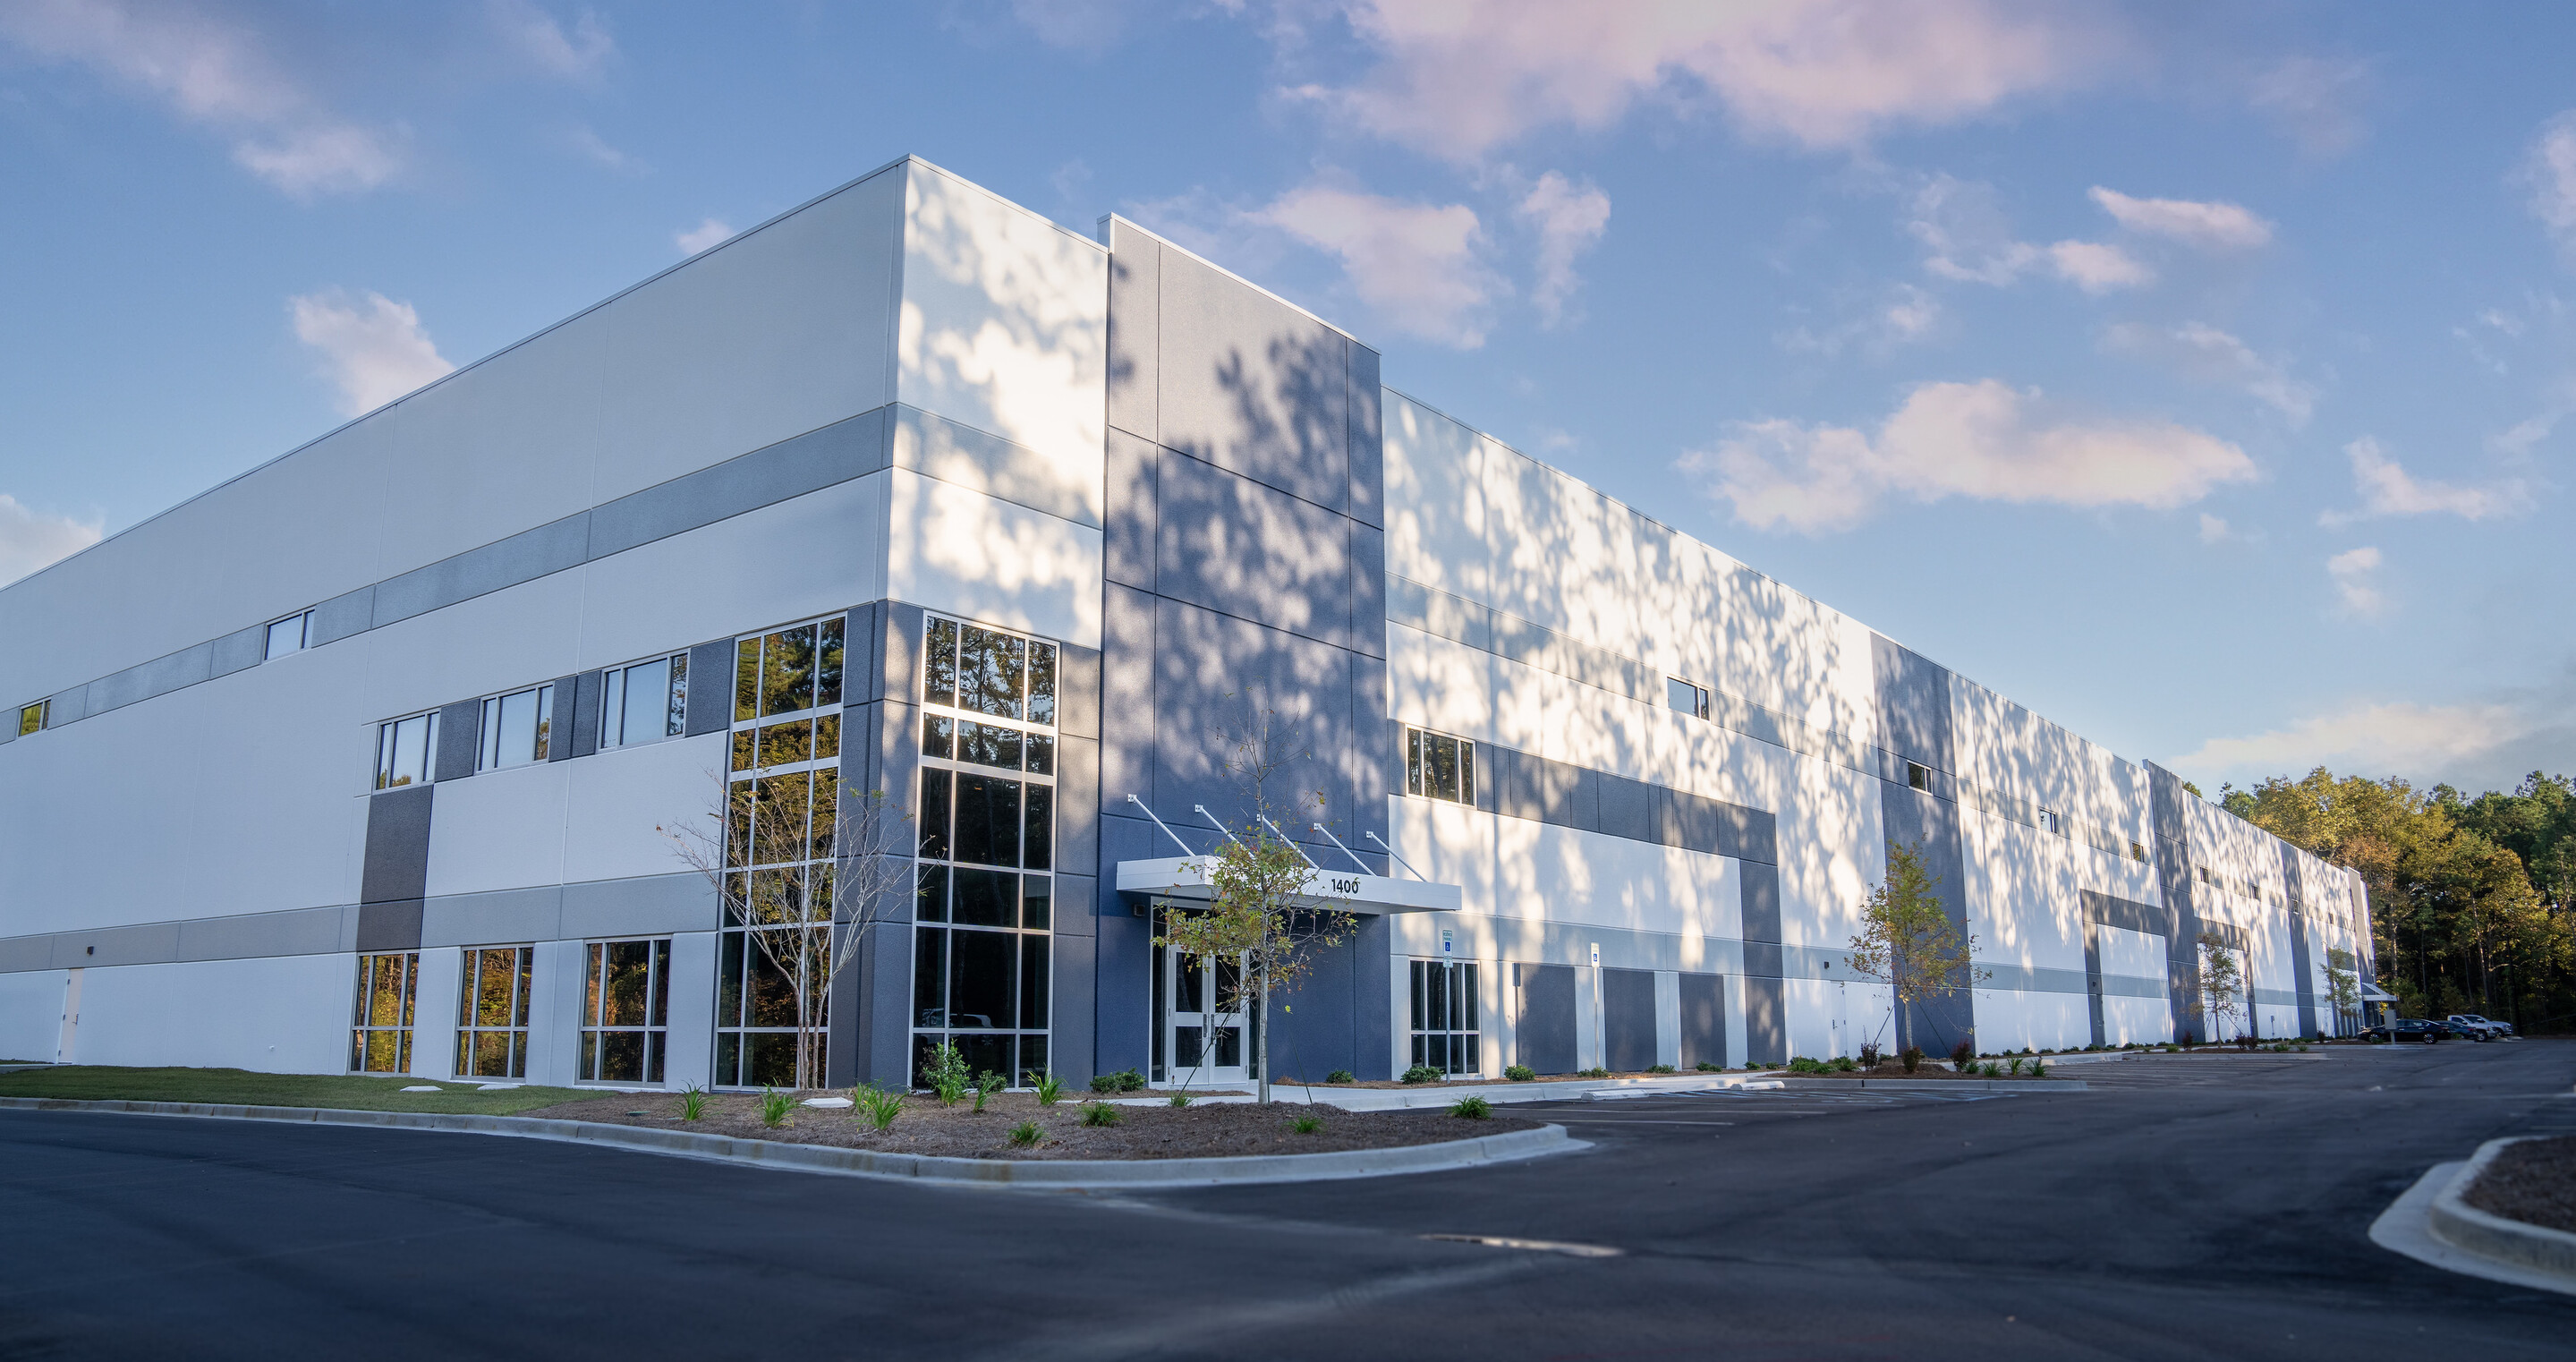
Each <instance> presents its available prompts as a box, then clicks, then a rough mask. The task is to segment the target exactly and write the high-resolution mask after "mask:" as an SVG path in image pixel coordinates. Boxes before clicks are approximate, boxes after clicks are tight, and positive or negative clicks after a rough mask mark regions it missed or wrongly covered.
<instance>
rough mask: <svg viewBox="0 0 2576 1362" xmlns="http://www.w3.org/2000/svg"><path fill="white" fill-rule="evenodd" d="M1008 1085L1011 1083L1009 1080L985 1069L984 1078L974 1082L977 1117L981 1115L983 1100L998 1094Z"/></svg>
mask: <svg viewBox="0 0 2576 1362" xmlns="http://www.w3.org/2000/svg"><path fill="white" fill-rule="evenodd" d="M1010 1085H1011V1081H1010V1080H1009V1079H1007V1078H1004V1077H1002V1076H1001V1075H1000V1074H997V1073H995V1072H993V1071H992V1070H990V1069H986V1070H985V1071H984V1076H983V1077H981V1078H978V1079H976V1080H975V1111H976V1113H977V1114H978V1115H981V1114H982V1113H983V1110H984V1099H985V1098H987V1097H990V1096H992V1095H993V1094H995V1093H997V1092H1000V1091H1001V1090H1002V1089H1004V1088H1007V1087H1009V1086H1010Z"/></svg>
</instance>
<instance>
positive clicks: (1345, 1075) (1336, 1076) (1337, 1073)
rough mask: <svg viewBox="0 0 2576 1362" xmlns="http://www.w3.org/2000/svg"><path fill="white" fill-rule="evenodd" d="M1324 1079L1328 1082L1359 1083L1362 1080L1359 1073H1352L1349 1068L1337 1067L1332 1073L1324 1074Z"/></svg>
mask: <svg viewBox="0 0 2576 1362" xmlns="http://www.w3.org/2000/svg"><path fill="white" fill-rule="evenodd" d="M1324 1081H1325V1082H1327V1083H1357V1082H1359V1081H1360V1080H1359V1075H1357V1074H1354V1073H1352V1072H1351V1071H1350V1070H1348V1069H1335V1070H1333V1071H1332V1072H1331V1073H1328V1074H1326V1075H1324Z"/></svg>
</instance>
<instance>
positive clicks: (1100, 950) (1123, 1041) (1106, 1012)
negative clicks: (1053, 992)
mask: <svg viewBox="0 0 2576 1362" xmlns="http://www.w3.org/2000/svg"><path fill="white" fill-rule="evenodd" d="M1109 882H1110V881H1108V880H1107V879H1106V878H1104V879H1103V880H1102V883H1103V884H1104V885H1105V884H1107V883H1109ZM1105 892H1106V891H1104V893H1105ZM1097 925H1098V927H1099V931H1098V932H1097V933H1096V934H1095V937H1094V946H1093V950H1094V961H1095V964H1094V967H1093V972H1092V979H1093V985H1092V1014H1091V1015H1092V1057H1093V1058H1092V1063H1093V1064H1094V1065H1095V1066H1097V1067H1096V1068H1095V1069H1094V1070H1093V1071H1094V1072H1095V1073H1115V1072H1117V1071H1118V1070H1120V1069H1134V1070H1135V1071H1137V1072H1138V1073H1145V1072H1147V1071H1148V1070H1149V1069H1150V1067H1151V1066H1152V1064H1153V1062H1154V1054H1153V1029H1154V1018H1153V1006H1154V994H1153V970H1154V932H1153V924H1152V923H1151V922H1150V921H1149V920H1148V919H1145V918H1141V917H1134V916H1130V915H1128V914H1126V913H1124V912H1120V913H1116V914H1112V913H1109V912H1107V911H1105V910H1104V911H1103V912H1102V914H1101V916H1100V919H1099V922H1098V924H1097ZM1380 996H1384V995H1380ZM1056 1062H1057V1063H1059V1064H1063V1063H1068V1062H1070V1061H1069V1060H1067V1059H1065V1058H1063V1057H1059V1058H1058V1059H1057V1061H1056Z"/></svg>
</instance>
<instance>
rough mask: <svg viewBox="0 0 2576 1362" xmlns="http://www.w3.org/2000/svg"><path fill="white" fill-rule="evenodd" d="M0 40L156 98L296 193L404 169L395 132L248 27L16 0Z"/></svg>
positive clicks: (365, 183) (117, 4)
mask: <svg viewBox="0 0 2576 1362" xmlns="http://www.w3.org/2000/svg"><path fill="white" fill-rule="evenodd" d="M0 37H5V38H7V39H8V40H10V41H12V42H14V43H16V44H17V45H18V46H20V47H22V48H24V49H25V50H27V51H28V52H30V53H33V54H34V55H36V56H38V57H40V58H43V59H45V60H48V61H55V62H72V63H78V64H80V65H83V66H86V67H88V68H90V69H91V70H93V71H96V72H98V73H100V74H101V75H104V76H108V77H111V78H113V79H115V80H117V81H120V82H123V83H125V84H127V85H131V86H134V87H137V88H140V89H143V90H146V91H149V92H150V93H152V94H153V95H156V96H158V97H159V98H161V99H162V100H164V101H166V102H167V103H168V104H169V105H170V106H171V107H172V108H173V109H175V110H176V111H177V112H178V113H179V114H180V115H181V116H182V117H184V118H187V119H189V120H191V121H193V122H197V123H202V124H205V125H207V126H209V127H211V128H215V129H217V130H219V131H220V132H222V133H224V134H225V135H226V136H228V137H230V138H231V139H232V153H233V160H234V161H235V162H236V163H238V164H239V165H240V166H242V168H243V169H246V170H248V171H250V172H251V173H252V174H254V175H257V176H258V177H260V178H261V179H263V180H266V181H267V182H268V183H269V184H271V185H273V186H275V187H276V188H278V189H280V190H282V191H284V192H285V193H286V194H288V195H289V196H291V197H293V198H296V199H299V200H309V199H311V198H313V197H315V196H316V195H321V194H340V193H355V192H358V191H361V190H367V189H373V188H375V187H377V186H379V185H382V184H384V183H385V182H387V181H388V180H391V179H392V178H393V177H394V176H395V175H396V174H398V173H400V172H401V170H402V168H403V154H402V148H401V142H402V137H401V133H400V130H399V129H393V130H387V129H381V128H370V127H366V126H363V125H361V124H359V123H357V122H355V121H353V120H351V119H348V118H345V117H343V116H341V115H339V114H337V113H335V112H333V111H332V110H330V109H329V108H326V107H324V105H323V104H322V103H321V101H320V100H318V99H317V98H316V97H314V96H313V95H312V94H311V93H309V92H308V91H306V90H304V89H303V88H302V87H301V86H300V85H299V84H298V83H297V82H296V81H294V80H293V79H292V78H291V77H290V76H289V75H288V74H287V73H286V72H285V71H284V70H282V69H281V68H280V67H279V65H278V63H277V62H276V61H275V60H274V59H273V58H272V57H271V55H270V54H269V53H268V51H267V50H266V49H265V47H264V45H263V44H262V43H261V41H260V39H259V36H258V35H257V34H256V33H254V32H252V31H251V30H250V29H248V28H247V27H244V26H241V25H238V24H235V23H232V22H230V21H228V20H226V19H224V18H223V17H221V16H219V15H216V14H213V13H210V12H207V11H203V10H197V9H188V8H176V7H167V6H160V5H145V4H137V3H132V2H131V0H14V2H13V3H10V4H5V5H0Z"/></svg>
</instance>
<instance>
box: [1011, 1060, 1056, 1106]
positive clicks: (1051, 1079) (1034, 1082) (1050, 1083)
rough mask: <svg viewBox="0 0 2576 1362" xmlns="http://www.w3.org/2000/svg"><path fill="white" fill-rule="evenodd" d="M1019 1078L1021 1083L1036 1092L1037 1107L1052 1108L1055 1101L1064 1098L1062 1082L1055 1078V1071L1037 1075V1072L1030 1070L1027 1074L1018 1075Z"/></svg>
mask: <svg viewBox="0 0 2576 1362" xmlns="http://www.w3.org/2000/svg"><path fill="white" fill-rule="evenodd" d="M1020 1078H1021V1081H1023V1082H1025V1083H1027V1084H1028V1085H1029V1086H1030V1087H1032V1088H1035V1089H1037V1090H1038V1105H1039V1106H1042V1107H1051V1106H1054V1105H1055V1104H1056V1099H1058V1098H1060V1097H1062V1096H1064V1080H1063V1079H1061V1078H1058V1077H1056V1076H1055V1070H1053V1069H1049V1070H1047V1071H1046V1072H1045V1073H1039V1072H1038V1071H1037V1070H1035V1069H1031V1070H1030V1071H1028V1072H1027V1073H1025V1074H1022V1075H1020Z"/></svg>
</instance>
